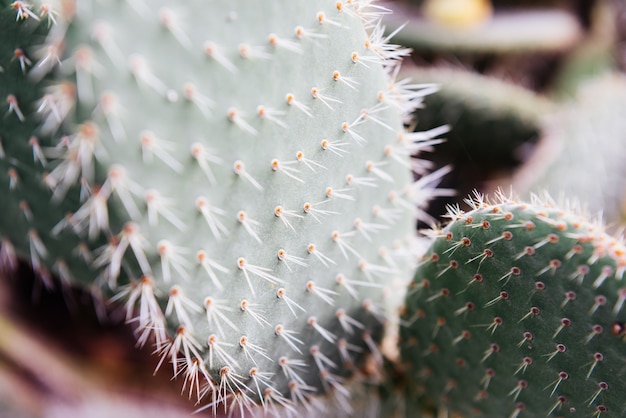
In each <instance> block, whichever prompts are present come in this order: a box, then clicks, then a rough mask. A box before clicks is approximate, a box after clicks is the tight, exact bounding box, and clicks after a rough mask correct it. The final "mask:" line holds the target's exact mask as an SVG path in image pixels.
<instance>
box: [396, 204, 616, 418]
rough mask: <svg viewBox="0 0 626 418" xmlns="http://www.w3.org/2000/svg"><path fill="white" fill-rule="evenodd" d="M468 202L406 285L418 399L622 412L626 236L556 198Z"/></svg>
mask: <svg viewBox="0 0 626 418" xmlns="http://www.w3.org/2000/svg"><path fill="white" fill-rule="evenodd" d="M467 202H468V203H469V204H470V206H471V210H470V211H468V212H464V211H462V210H460V209H459V208H458V207H452V208H450V210H449V212H448V216H449V217H450V218H451V222H450V224H449V225H447V226H446V227H445V228H443V229H441V230H438V231H435V232H434V234H435V235H436V238H435V240H434V242H433V244H432V245H431V247H430V249H429V250H428V252H427V253H426V254H425V256H424V258H423V261H422V263H421V264H420V267H419V268H418V271H417V274H416V276H415V280H414V281H413V282H412V283H411V285H410V286H409V291H408V296H407V306H406V312H405V314H404V316H403V321H405V324H406V326H405V327H403V328H402V355H403V360H404V361H405V362H407V364H409V365H410V366H409V367H410V370H411V371H410V374H411V376H412V377H413V378H414V382H413V384H414V385H415V386H414V389H415V391H416V393H419V394H420V395H421V397H422V402H423V403H424V404H430V405H440V406H444V407H446V408H447V409H448V410H449V411H450V412H459V413H462V414H467V415H477V414H479V415H480V416H487V417H489V416H492V417H499V416H512V417H517V416H543V415H547V416H552V415H556V416H583V415H584V416H594V417H598V416H605V413H608V414H609V416H619V415H621V414H622V413H623V411H624V407H626V405H625V404H624V399H623V397H622V395H621V394H622V393H623V391H624V389H625V387H624V374H625V371H626V370H625V369H624V367H623V344H624V343H623V337H624V325H623V320H624V309H623V303H624V301H625V300H626V288H624V287H623V283H622V279H623V276H624V272H625V270H626V247H625V246H624V244H623V243H622V242H621V241H619V240H617V239H615V238H613V237H612V236H610V235H607V234H606V233H605V232H604V229H603V226H602V225H601V223H599V222H590V221H588V220H587V219H586V218H584V217H582V216H580V215H576V214H574V213H573V212H570V211H568V210H564V209H560V208H558V207H557V206H556V205H555V204H554V202H552V201H549V200H543V201H542V200H540V199H536V198H535V199H534V201H533V202H532V203H524V202H520V201H516V200H513V199H511V198H507V197H503V196H502V195H500V196H499V197H498V198H497V201H496V202H495V203H491V202H489V201H487V200H485V199H483V198H482V197H481V196H480V195H478V194H477V195H476V197H475V198H473V199H468V200H467Z"/></svg>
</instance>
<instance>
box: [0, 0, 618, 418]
mask: <svg viewBox="0 0 626 418" xmlns="http://www.w3.org/2000/svg"><path fill="white" fill-rule="evenodd" d="M382 4H383V5H385V6H388V7H389V8H390V9H392V10H394V13H393V14H391V15H389V16H387V18H386V19H385V23H386V25H387V31H388V33H392V32H394V31H395V30H396V29H397V28H400V27H401V26H402V27H403V29H402V30H401V31H400V32H399V33H398V34H397V35H395V36H394V38H393V39H392V42H393V43H398V44H402V45H405V46H407V47H410V48H411V49H412V50H413V53H412V55H411V57H410V58H408V59H406V60H405V64H404V65H403V69H402V74H401V75H400V77H402V78H403V77H409V78H411V79H412V80H413V82H415V83H436V84H438V85H439V86H440V88H439V91H438V92H437V93H435V94H432V95H430V96H428V97H426V98H425V100H424V107H423V109H420V110H419V111H418V112H417V114H416V115H415V116H416V123H415V126H414V127H412V128H415V130H427V129H430V128H434V127H437V126H441V125H450V127H451V130H450V132H449V133H448V134H446V135H445V138H446V141H445V142H444V143H443V144H441V145H438V146H436V147H435V149H434V151H433V152H432V153H430V155H425V156H423V157H425V158H427V159H429V160H431V161H432V166H433V168H436V167H441V166H445V165H448V164H451V165H452V166H453V171H452V173H451V174H448V175H447V176H446V177H445V178H444V181H443V183H442V186H443V187H448V188H453V189H455V190H456V191H457V194H456V196H454V197H450V198H441V199H439V200H438V201H436V202H434V203H433V204H432V206H431V207H430V210H429V212H430V213H431V214H432V215H433V216H434V217H435V219H441V218H439V215H440V214H442V213H444V212H445V206H446V205H449V204H456V203H460V204H461V206H462V200H463V198H464V197H466V196H467V195H468V194H470V193H472V191H473V190H478V191H480V192H485V193H491V192H493V191H494V190H496V189H497V188H503V189H504V191H505V192H507V193H508V192H509V190H512V192H513V193H514V194H516V195H519V196H521V197H528V196H529V195H530V194H531V193H542V192H543V191H549V192H550V194H551V196H552V197H553V198H554V199H555V200H557V201H558V200H561V199H569V201H570V202H571V203H570V204H572V205H576V206H579V207H580V208H582V209H584V210H587V211H588V212H590V213H591V214H598V213H602V214H603V216H604V219H605V221H606V222H607V224H608V227H609V229H613V230H615V231H619V229H620V228H621V227H622V226H623V225H624V224H625V222H626V76H625V75H624V69H625V68H626V2H625V1H622V0H605V1H600V0H598V1H594V0H555V1H549V0H545V1H540V0H395V1H387V2H385V3H382ZM0 275H2V272H0ZM39 283H40V282H38V281H37V280H35V279H34V277H33V276H32V273H31V272H30V271H29V269H28V268H26V267H21V269H20V271H19V273H18V274H12V275H11V277H8V278H7V279H6V280H4V279H3V280H0V418H13V417H15V418H35V417H37V418H39V417H42V418H43V417H45V418H50V417H53V418H57V417H59V418H60V417H70V418H71V417H100V416H102V417H105V416H106V417H110V416H116V418H125V417H144V416H145V417H148V416H149V417H151V418H160V417H176V416H188V414H189V413H190V412H191V411H193V410H194V405H193V403H192V402H187V401H186V400H185V398H184V397H180V396H178V393H179V392H180V383H179V382H176V381H171V380H170V373H169V371H164V372H163V373H156V377H152V374H153V370H154V368H155V365H156V363H157V362H158V357H156V356H151V355H150V354H152V353H151V352H150V351H151V350H150V349H149V348H144V349H143V350H141V351H140V350H139V349H136V348H135V346H134V338H133V335H132V330H131V329H130V328H129V327H128V326H127V325H125V324H124V323H123V313H122V312H118V311H116V310H115V309H109V308H102V309H96V307H95V306H94V303H93V298H92V295H91V294H89V293H88V292H80V291H76V290H68V289H65V290H51V289H45V288H42V287H41V285H40V284H39Z"/></svg>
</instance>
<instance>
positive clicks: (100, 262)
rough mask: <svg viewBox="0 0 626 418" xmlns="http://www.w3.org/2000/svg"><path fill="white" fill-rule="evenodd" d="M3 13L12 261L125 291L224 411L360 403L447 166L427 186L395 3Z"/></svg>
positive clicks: (162, 361) (62, 7)
mask: <svg viewBox="0 0 626 418" xmlns="http://www.w3.org/2000/svg"><path fill="white" fill-rule="evenodd" d="M1 6H2V7H1V14H0V22H1V25H0V38H1V39H4V40H6V41H3V43H2V45H1V47H2V50H1V52H2V54H1V56H0V65H1V66H2V72H1V73H0V93H1V96H2V97H3V98H6V104H7V105H8V109H7V110H8V111H7V112H6V114H5V115H3V123H2V127H1V128H0V138H1V139H2V153H1V154H0V194H2V196H3V199H2V200H1V202H0V210H1V211H2V212H3V214H4V216H3V217H2V218H0V237H1V238H0V239H1V242H2V247H1V249H0V265H1V266H2V268H3V269H4V270H7V271H11V270H12V269H14V268H15V265H16V263H17V260H18V258H22V259H26V260H29V261H30V263H31V265H32V268H33V269H34V270H35V271H36V272H37V273H38V274H39V276H40V277H41V278H42V280H43V283H44V284H45V285H46V286H48V287H52V286H53V285H54V279H53V277H58V278H59V279H60V282H61V284H62V285H63V286H72V285H81V286H85V287H88V288H90V289H91V290H92V291H93V293H94V295H96V297H97V298H98V299H102V300H104V301H107V300H110V301H114V302H120V303H122V304H123V306H125V309H126V316H127V320H128V321H129V322H130V323H132V324H133V325H134V326H135V328H136V332H137V341H138V344H140V345H143V344H146V343H148V342H150V343H153V342H154V343H155V345H156V349H155V351H156V354H157V356H158V358H159V362H158V365H157V369H158V368H162V367H165V365H166V364H167V363H170V364H171V366H172V368H173V374H174V376H175V377H177V378H179V379H181V380H182V381H183V390H184V391H185V392H186V393H188V394H189V396H190V397H194V398H196V399H197V400H198V402H200V401H201V400H202V401H203V405H204V408H209V409H211V410H213V412H214V413H216V411H217V407H218V406H220V405H223V407H224V408H225V410H228V411H230V412H233V411H236V410H239V411H241V412H243V411H245V410H247V409H253V408H254V407H255V403H259V402H260V403H262V405H263V407H264V408H265V410H266V411H275V409H277V408H286V409H287V410H293V408H296V407H302V406H304V407H306V408H311V407H312V406H311V404H312V403H313V402H314V396H313V395H314V394H315V393H331V394H332V395H333V397H332V398H333V399H334V400H335V401H336V402H337V404H338V405H339V406H340V407H341V408H343V409H344V410H349V409H350V405H349V403H348V402H347V399H348V397H349V391H348V390H347V389H346V387H347V386H348V383H349V382H347V379H348V378H349V377H350V376H352V375H354V374H355V373H356V372H357V371H358V366H359V365H361V364H363V359H364V358H365V357H371V358H373V359H374V360H375V362H377V363H382V355H381V352H380V349H379V348H378V346H379V343H380V341H381V339H382V336H383V327H384V325H385V323H386V322H387V321H388V319H387V317H386V315H385V310H386V309H385V304H386V303H387V299H393V297H395V296H396V295H395V294H394V292H389V293H392V295H391V296H392V297H390V298H387V297H385V292H383V291H382V290H381V289H382V288H384V287H385V285H386V284H387V283H392V284H394V283H395V282H394V280H395V281H397V282H398V283H400V286H402V285H403V284H405V283H406V282H407V281H408V279H409V277H410V274H411V266H412V264H413V262H414V257H413V254H414V253H413V251H412V245H413V244H412V240H413V237H412V234H411V232H412V231H413V230H414V227H415V221H416V219H417V218H418V217H421V218H423V219H426V215H425V214H424V213H423V212H422V208H423V205H424V204H425V203H426V201H427V200H428V199H430V198H431V197H432V196H435V195H437V194H441V193H445V191H442V190H438V189H437V188H436V184H437V181H438V179H439V178H440V177H441V176H442V175H443V174H444V173H445V172H446V170H442V171H439V172H436V173H433V174H430V175H423V176H422V177H421V178H420V179H419V180H418V181H417V182H414V179H413V174H412V171H413V169H418V170H420V172H421V173H422V174H423V173H424V166H423V164H422V163H421V162H420V161H419V160H411V159H410V157H411V155H413V154H415V153H417V152H419V151H420V150H421V149H424V148H427V147H429V146H430V145H432V144H433V143H435V142H437V140H432V136H433V135H434V134H435V133H440V132H441V130H437V131H432V132H430V133H429V132H426V133H416V134H409V133H405V132H404V129H403V121H404V119H405V118H406V117H407V116H408V115H409V114H410V113H411V112H412V111H413V110H414V109H415V107H416V106H418V105H419V103H420V100H421V97H422V95H423V94H424V91H423V90H431V89H432V86H420V85H413V84H410V83H408V82H407V81H406V80H398V79H396V74H397V72H396V69H397V66H398V64H399V62H400V59H401V57H402V56H403V55H405V54H406V53H407V52H408V51H407V50H406V49H403V48H400V47H399V46H397V45H391V44H388V43H387V41H388V37H386V36H385V34H384V28H383V26H382V25H381V23H380V16H381V15H383V14H385V13H387V12H388V10H387V9H386V8H384V7H382V6H378V5H376V4H371V3H370V2H368V1H366V2H346V3H345V4H344V3H341V2H333V1H319V2H308V1H297V2H287V1H274V2H267V4H265V5H264V7H263V8H258V7H251V6H250V3H248V2H245V1H239V2H233V1H220V2H213V3H211V5H210V6H207V7H206V8H205V6H203V5H200V4H189V5H185V6H183V5H178V6H172V5H171V4H169V3H167V2H161V3H159V4H158V5H157V4H155V3H154V2H150V3H147V2H146V3H144V2H141V1H132V2H130V1H129V2H124V3H119V4H118V3H117V2H93V3H90V2H82V1H81V2H76V3H74V2H72V1H67V2H61V3H60V4H59V5H58V7H56V6H55V4H49V3H42V4H39V5H31V4H27V3H26V2H21V1H15V2H12V3H9V2H6V1H4V2H2V3H1ZM390 278H394V279H390ZM394 285H395V284H394ZM321 307H323V309H322V308H321ZM392 322H393V321H392ZM272 413H274V412H272Z"/></svg>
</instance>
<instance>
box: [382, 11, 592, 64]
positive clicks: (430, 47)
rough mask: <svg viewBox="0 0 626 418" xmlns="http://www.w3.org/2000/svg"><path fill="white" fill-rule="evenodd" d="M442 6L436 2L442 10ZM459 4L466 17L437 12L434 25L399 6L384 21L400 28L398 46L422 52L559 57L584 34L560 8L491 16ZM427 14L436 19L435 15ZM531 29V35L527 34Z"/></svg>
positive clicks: (501, 13) (451, 12) (496, 13)
mask: <svg viewBox="0 0 626 418" xmlns="http://www.w3.org/2000/svg"><path fill="white" fill-rule="evenodd" d="M432 3H433V4H436V2H432ZM445 3H446V2H440V5H443V4H445ZM463 3H464V5H465V6H466V7H467V9H468V10H467V11H466V13H458V7H457V8H456V10H455V8H451V9H450V10H449V11H446V10H441V11H442V12H443V13H441V14H440V16H441V17H440V18H439V19H437V20H438V21H436V20H435V19H433V20H430V19H428V17H429V16H426V17H423V16H421V15H420V14H419V13H418V12H416V11H415V10H411V8H410V7H406V6H405V7H404V8H402V7H401V6H400V5H398V6H396V7H395V9H396V13H394V15H392V16H389V17H388V18H387V20H386V21H387V22H388V25H389V27H390V28H393V29H395V28H399V27H401V26H403V25H404V29H403V30H402V32H400V33H399V34H398V37H397V38H396V40H397V41H398V42H400V43H402V44H403V45H407V46H410V47H412V48H414V49H415V50H417V51H425V52H432V51H447V52H454V53H459V54H468V53H479V54H507V53H511V52H516V53H528V52H558V51H564V50H566V49H567V48H569V47H571V46H572V45H574V44H575V43H576V42H577V41H579V40H580V39H581V37H582V32H583V31H582V28H581V25H580V24H579V22H578V21H577V20H576V18H575V17H574V16H572V14H570V13H568V12H565V11H562V10H559V9H549V8H544V9H543V10H539V9H537V10H529V11H517V10H508V11H498V10H496V11H495V12H494V13H493V14H492V15H490V11H489V10H484V6H483V7H481V6H482V5H481V4H480V2H477V1H472V2H469V1H464V2H463ZM455 6H456V5H455ZM442 9H445V8H444V7H442ZM455 12H456V13H455ZM424 14H426V15H428V14H429V12H428V11H425V13H424ZM430 14H431V16H432V17H434V18H436V16H434V15H435V13H430ZM445 15H447V16H445ZM444 16H445V17H444ZM407 19H409V20H408V22H407ZM529 27H532V28H533V30H528V28H529Z"/></svg>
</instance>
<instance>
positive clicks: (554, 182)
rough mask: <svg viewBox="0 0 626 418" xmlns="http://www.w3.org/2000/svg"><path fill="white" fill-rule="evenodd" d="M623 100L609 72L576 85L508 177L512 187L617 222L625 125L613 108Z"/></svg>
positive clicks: (624, 212)
mask: <svg viewBox="0 0 626 418" xmlns="http://www.w3.org/2000/svg"><path fill="white" fill-rule="evenodd" d="M624 104H626V79H625V78H624V77H623V76H622V75H620V74H610V73H609V74H605V75H603V76H600V77H597V78H595V79H592V80H589V81H586V82H585V83H582V85H581V86H580V88H579V91H578V93H577V95H576V100H575V101H573V102H572V103H568V104H566V105H565V106H563V107H562V109H560V110H559V111H558V112H557V113H556V114H555V115H554V116H553V117H552V119H551V120H549V122H548V123H547V124H546V127H545V132H546V134H545V135H544V138H542V141H540V143H539V147H538V152H537V153H536V154H535V155H534V156H533V157H532V158H531V159H530V160H529V161H528V164H527V166H525V167H524V168H523V169H522V170H520V171H519V172H518V173H517V174H516V176H515V178H514V180H513V184H514V187H515V190H516V191H517V192H518V193H523V194H530V192H532V191H533V190H547V191H548V192H549V193H551V194H552V195H554V196H557V195H563V196H567V198H568V199H576V200H577V201H578V202H580V204H581V205H583V206H584V207H585V208H586V209H587V210H589V211H591V212H600V211H602V213H603V216H604V218H605V222H607V223H608V224H613V223H616V224H617V223H623V222H624V220H625V219H626V206H625V203H626V196H624V191H626V184H625V179H626V169H625V168H624V165H623V164H622V161H623V160H624V150H626V123H625V122H624V120H623V118H622V117H621V115H620V111H619V109H622V108H623V107H624ZM581 168H582V169H584V174H582V173H583V172H581Z"/></svg>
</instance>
